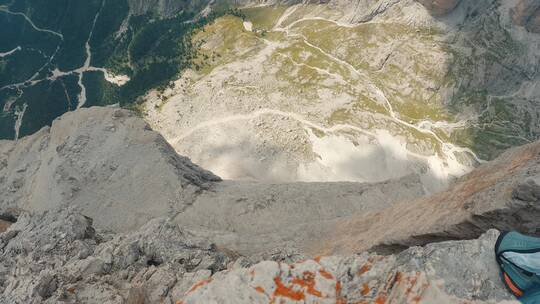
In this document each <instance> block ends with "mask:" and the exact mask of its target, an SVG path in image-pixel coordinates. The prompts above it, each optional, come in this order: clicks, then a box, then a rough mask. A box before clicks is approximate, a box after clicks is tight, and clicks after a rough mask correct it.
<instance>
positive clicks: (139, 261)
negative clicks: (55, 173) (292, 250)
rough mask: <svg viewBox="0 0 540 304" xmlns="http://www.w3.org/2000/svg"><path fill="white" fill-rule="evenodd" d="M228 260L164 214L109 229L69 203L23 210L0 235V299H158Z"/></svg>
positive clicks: (222, 266) (178, 292)
mask: <svg viewBox="0 0 540 304" xmlns="http://www.w3.org/2000/svg"><path fill="white" fill-rule="evenodd" d="M230 260H231V258H230V257H229V255H228V253H225V252H223V251H221V250H219V249H217V248H216V247H215V246H213V245H212V244H210V243H208V242H206V241H204V240H200V239H197V238H195V237H193V236H191V235H190V234H189V232H187V231H184V230H181V229H180V228H179V227H178V226H177V225H174V224H172V223H171V222H170V221H167V220H165V219H156V220H153V221H150V222H149V223H148V224H146V225H145V226H143V227H142V228H141V229H140V230H138V231H134V232H132V233H130V234H118V235H116V234H110V233H106V232H101V231H97V232H96V230H95V229H94V227H93V226H92V219H90V218H88V217H85V216H83V215H81V214H80V213H78V212H77V211H76V210H75V209H74V208H69V207H66V208H61V209H55V210H51V211H48V212H45V213H38V214H34V215H32V214H28V213H24V214H23V215H21V216H20V217H19V219H18V221H17V223H15V224H13V225H12V226H11V227H10V228H9V229H8V230H7V231H6V232H5V233H1V234H0V303H2V304H3V303H6V304H7V303H11V304H12V303H59V302H64V303H125V301H126V299H129V300H128V302H129V301H131V302H130V303H160V302H161V301H166V300H168V299H169V297H170V296H171V295H177V296H178V297H179V296H181V295H182V294H183V292H185V291H187V289H188V288H189V287H190V285H191V284H193V283H194V282H192V281H197V280H201V279H203V278H206V277H208V276H209V275H210V274H212V273H214V272H217V271H220V270H223V269H225V267H226V264H227V263H228V262H229V261H230Z"/></svg>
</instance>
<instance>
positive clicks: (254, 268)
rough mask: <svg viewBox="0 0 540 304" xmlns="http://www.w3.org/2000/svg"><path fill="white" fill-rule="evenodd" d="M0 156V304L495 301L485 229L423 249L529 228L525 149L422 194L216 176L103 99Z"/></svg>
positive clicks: (497, 291) (408, 189) (395, 184)
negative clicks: (434, 191)
mask: <svg viewBox="0 0 540 304" xmlns="http://www.w3.org/2000/svg"><path fill="white" fill-rule="evenodd" d="M0 149H1V151H0V157H1V158H0V176H2V178H3V180H2V183H0V185H2V186H3V187H5V188H2V189H0V190H1V192H2V193H3V194H6V195H3V196H2V201H1V202H0V207H1V208H2V209H0V219H2V222H1V223H2V226H0V227H1V229H2V231H3V230H5V229H6V228H7V230H6V231H3V232H2V231H0V294H1V296H0V303H10V304H11V303H27V302H32V303H58V302H59V301H63V302H66V303H126V301H127V303H157V302H163V303H212V302H213V301H215V302H217V303H269V302H271V301H272V300H273V301H274V302H277V301H281V300H284V301H289V302H290V303H305V301H307V302H310V301H311V302H312V303H327V302H328V303H336V302H337V303H358V302H360V303H362V301H364V302H367V303H411V302H415V303H463V302H468V301H475V302H474V303H496V302H499V301H501V300H509V299H511V296H510V295H509V294H508V293H507V291H506V289H505V288H504V287H503V285H502V282H501V281H500V277H499V273H498V266H497V265H496V262H495V260H494V257H493V246H494V242H495V239H496V237H497V234H498V233H497V232H496V231H489V232H487V234H485V235H483V236H481V237H480V238H479V239H476V240H469V241H450V242H444V243H433V244H429V243H431V242H436V241H442V240H449V239H450V240H453V239H462V238H476V237H479V236H480V235H481V234H482V233H484V232H486V231H487V230H488V229H490V228H492V227H498V228H501V229H518V230H520V231H523V232H528V233H531V232H535V233H536V231H538V229H539V227H538V221H537V220H536V219H537V218H538V212H537V208H536V205H537V203H538V201H539V199H540V191H539V189H540V185H539V182H538V181H539V174H540V172H539V170H540V165H539V163H540V142H537V143H534V144H531V145H527V146H523V147H519V148H515V149H512V150H510V151H508V152H506V153H504V154H503V155H501V156H500V157H499V158H497V159H496V160H494V161H493V162H489V163H486V164H483V165H482V166H481V167H480V168H478V169H475V170H473V172H472V173H470V174H468V175H466V176H464V177H463V178H461V179H460V180H459V181H458V182H457V183H456V184H455V185H454V186H452V187H451V188H450V189H448V190H447V191H446V192H443V193H440V194H436V195H434V196H430V197H427V198H422V199H417V198H418V197H419V196H421V195H423V190H422V187H421V182H420V180H419V178H418V177H415V176H410V177H407V178H403V179H400V180H393V181H388V182H385V183H376V184H358V183H289V184H265V183H257V182H243V181H220V179H219V178H218V177H216V176H214V175H213V174H211V173H209V172H207V171H204V170H203V169H201V168H199V167H197V166H195V165H193V164H192V163H191V162H190V161H189V160H188V159H187V158H184V157H181V156H178V155H176V153H175V152H174V150H173V149H172V147H171V146H170V145H168V144H167V143H166V142H165V140H164V139H163V138H162V137H161V136H160V135H159V134H158V133H156V132H154V131H152V130H151V129H150V128H149V127H148V125H147V124H146V123H145V122H144V121H143V120H142V119H141V118H139V117H137V116H135V115H133V113H132V112H129V111H126V110H121V109H118V108H98V107H92V108H89V109H79V110H77V111H75V112H73V113H68V114H65V115H63V116H62V117H61V118H60V119H59V120H57V121H55V122H54V123H53V125H52V127H51V128H50V129H49V128H45V129H43V130H42V131H40V132H38V133H36V134H34V135H32V136H29V137H26V138H24V139H21V140H19V141H17V142H13V141H2V142H0ZM51 177H52V178H51ZM411 245H426V246H425V247H423V248H421V247H411V248H408V247H409V246H411ZM368 248H371V249H375V250H377V251H379V252H383V253H389V252H399V251H401V252H399V253H395V254H393V255H385V256H383V255H377V254H375V253H366V252H363V253H361V254H357V253H360V252H362V251H363V250H364V249H368ZM330 253H332V254H340V255H337V256H329V255H328V254H330ZM320 254H323V255H324V256H323V257H317V256H318V255H320ZM353 254H356V255H353ZM465 270H466V271H465Z"/></svg>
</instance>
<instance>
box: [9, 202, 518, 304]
mask: <svg viewBox="0 0 540 304" xmlns="http://www.w3.org/2000/svg"><path fill="white" fill-rule="evenodd" d="M497 235H498V232H497V231H490V232H488V233H487V234H485V235H484V236H482V237H481V238H479V239H478V240H471V241H452V242H445V243H439V244H432V245H428V246H426V247H424V248H421V247H413V248H411V249H408V250H406V251H404V252H402V253H400V254H397V255H390V256H379V255H377V254H369V253H363V254H360V255H355V256H327V257H314V258H311V259H307V260H304V261H301V262H296V263H292V262H288V263H283V262H280V259H279V258H274V259H273V260H267V261H260V259H258V258H256V257H242V256H239V255H238V254H236V253H234V252H233V251H230V250H227V248H220V247H216V246H215V245H213V244H211V243H208V242H207V241H205V240H202V239H199V238H197V237H196V236H194V234H193V233H192V232H191V231H189V230H184V229H181V228H180V227H179V226H178V225H176V224H174V223H172V222H171V221H170V220H167V219H155V220H152V221H150V222H149V223H148V224H146V225H145V226H143V227H141V229H139V230H137V231H134V232H131V233H126V234H112V233H109V232H106V231H100V230H99V229H98V230H96V229H94V227H93V226H92V220H91V219H90V218H88V217H85V216H83V215H81V214H80V213H78V212H77V211H76V210H75V208H69V207H66V208H61V209H57V210H51V211H48V212H45V213H35V214H30V213H24V214H22V215H21V216H20V217H19V220H18V221H17V223H15V224H13V225H12V226H11V227H10V228H9V229H8V230H7V231H6V232H4V233H2V234H0V295H1V296H0V303H6V304H7V303H9V304H13V303H60V302H62V303H100V304H101V303H109V304H113V303H119V304H120V303H184V304H188V303H235V304H240V303H269V302H271V301H274V302H275V303H280V302H279V301H282V300H283V301H287V303H413V302H414V303H457V302H460V303H461V302H464V301H468V300H475V303H484V302H486V303H495V302H499V301H503V300H510V299H511V295H510V294H508V293H507V291H506V289H504V287H503V285H502V282H501V281H500V278H499V273H498V266H497V265H496V262H495V259H494V256H493V245H494V243H495V240H496V238H497Z"/></svg>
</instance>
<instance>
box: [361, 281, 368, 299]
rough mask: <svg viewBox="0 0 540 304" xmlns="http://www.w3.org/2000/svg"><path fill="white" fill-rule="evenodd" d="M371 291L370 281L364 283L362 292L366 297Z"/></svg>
mask: <svg viewBox="0 0 540 304" xmlns="http://www.w3.org/2000/svg"><path fill="white" fill-rule="evenodd" d="M369 292H370V289H369V284H368V283H364V284H363V285H362V291H360V294H362V295H363V296H364V297H365V296H367V295H368V294H369Z"/></svg>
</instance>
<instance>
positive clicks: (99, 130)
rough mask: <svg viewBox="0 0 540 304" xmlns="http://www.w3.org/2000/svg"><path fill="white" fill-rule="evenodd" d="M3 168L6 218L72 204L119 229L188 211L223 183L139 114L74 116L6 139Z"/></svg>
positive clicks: (0, 155)
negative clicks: (201, 194)
mask: <svg viewBox="0 0 540 304" xmlns="http://www.w3.org/2000/svg"><path fill="white" fill-rule="evenodd" d="M0 164H1V165H0V176H1V177H0V179H1V180H2V182H0V193H2V195H1V196H0V215H2V214H4V215H5V216H10V215H11V216H16V215H17V213H18V212H20V210H33V211H38V210H41V211H45V210H49V209H51V208H55V207H58V206H60V205H62V204H63V203H66V202H69V204H70V205H76V206H80V207H82V208H83V210H84V213H85V215H87V216H90V217H93V218H94V219H95V222H96V224H97V225H98V226H100V227H104V226H105V227H107V228H110V229H116V230H123V229H130V228H134V227H139V226H141V225H143V224H145V223H146V222H147V221H148V220H149V219H151V218H154V217H157V216H162V215H164V214H166V213H168V212H176V211H178V210H182V208H185V206H186V205H188V204H190V203H191V202H192V200H193V198H194V196H195V195H196V193H198V192H200V191H201V190H202V189H205V188H207V187H209V185H210V184H211V183H212V182H213V181H217V180H219V178H218V177H217V176H215V175H213V174H211V173H209V172H207V171H204V170H202V169H200V168H199V167H197V166H196V165H194V164H193V163H191V162H190V161H189V160H188V159H187V158H185V157H181V156H179V155H177V154H176V153H175V152H174V150H173V149H172V148H170V146H169V145H168V144H167V142H166V141H165V140H164V139H163V138H162V137H161V136H160V135H159V134H157V133H156V132H153V131H152V130H150V128H149V127H148V125H147V124H146V123H145V122H144V121H143V120H142V119H141V118H139V117H137V116H135V115H134V113H132V112H130V111H126V110H121V109H115V108H91V109H82V110H80V111H77V112H71V113H67V114H65V115H63V116H62V117H61V118H60V119H57V120H56V121H55V122H54V123H53V125H52V127H51V128H44V129H42V130H41V131H39V132H38V133H36V134H34V135H31V136H28V137H25V138H24V139H21V140H19V141H18V142H16V144H13V142H10V141H3V142H2V143H1V144H0ZM180 189H181V191H180ZM149 202H151V203H149ZM130 210H131V211H130ZM175 210H176V211H175ZM5 216H3V217H4V218H5Z"/></svg>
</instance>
